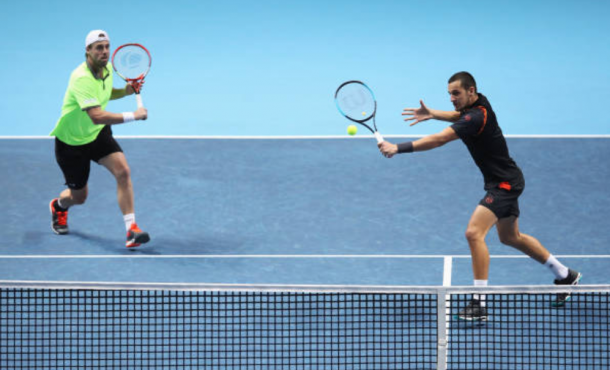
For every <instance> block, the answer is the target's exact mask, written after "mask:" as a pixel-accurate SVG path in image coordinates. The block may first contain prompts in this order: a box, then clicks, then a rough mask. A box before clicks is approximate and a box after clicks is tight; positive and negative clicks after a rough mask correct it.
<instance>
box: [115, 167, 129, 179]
mask: <svg viewBox="0 0 610 370" xmlns="http://www.w3.org/2000/svg"><path fill="white" fill-rule="evenodd" d="M130 178H131V169H129V166H124V167H121V168H120V169H119V170H118V171H117V172H116V179H117V181H118V182H125V181H128V180H129V179H130Z"/></svg>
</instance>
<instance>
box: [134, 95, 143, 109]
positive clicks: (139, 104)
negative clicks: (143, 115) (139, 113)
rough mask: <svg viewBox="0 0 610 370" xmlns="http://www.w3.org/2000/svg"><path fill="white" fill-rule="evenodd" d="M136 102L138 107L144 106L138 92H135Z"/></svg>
mask: <svg viewBox="0 0 610 370" xmlns="http://www.w3.org/2000/svg"><path fill="white" fill-rule="evenodd" d="M136 102H137V103H138V108H142V107H143V106H144V105H143V104H142V96H141V95H140V94H136Z"/></svg>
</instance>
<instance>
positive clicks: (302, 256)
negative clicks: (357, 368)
mask: <svg viewBox="0 0 610 370" xmlns="http://www.w3.org/2000/svg"><path fill="white" fill-rule="evenodd" d="M490 257H491V258H498V259H518V258H530V257H528V256H525V255H515V256H513V255H495V256H494V255H492V256H490ZM555 257H557V258H594V259H595V258H599V259H604V258H610V255H594V254H589V255H555ZM96 258H114V259H121V258H125V259H130V258H149V259H172V258H175V259H184V258H189V259H231V258H250V259H267V258H268V259H340V258H345V259H349V258H356V259H367V258H369V259H437V258H442V259H446V258H451V259H453V258H470V255H437V254H429V255H424V254H415V255H408V254H167V255H148V254H134V255H124V254H121V255H116V254H89V255H86V254H65V255H61V254H49V255H44V254H31V255H27V254H15V255H10V254H5V255H0V259H96Z"/></svg>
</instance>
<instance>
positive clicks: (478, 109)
mask: <svg viewBox="0 0 610 370" xmlns="http://www.w3.org/2000/svg"><path fill="white" fill-rule="evenodd" d="M478 95H479V98H478V99H477V101H476V102H474V104H473V105H471V106H470V107H468V108H466V109H464V110H462V111H461V112H460V113H461V114H460V118H459V119H458V121H457V122H455V123H454V124H453V125H451V128H453V130H454V131H455V132H456V134H457V135H458V136H459V138H460V139H462V141H463V142H464V144H466V146H467V147H468V151H469V152H470V155H472V159H474V162H475V163H476V164H477V166H478V167H479V169H480V170H481V173H482V174H483V181H485V190H489V189H492V188H496V187H498V186H500V184H503V185H502V186H500V187H503V188H506V186H507V185H506V184H507V183H508V184H509V185H510V187H508V190H510V189H511V188H514V189H520V188H523V186H524V180H523V173H522V172H521V169H520V168H519V167H518V166H517V164H516V163H515V161H514V160H513V159H512V158H511V157H510V155H509V153H508V146H507V145H506V139H505V138H504V135H503V134H502V130H501V129H500V126H498V121H497V120H496V114H495V113H494V111H493V109H491V105H490V104H489V101H488V100H487V98H486V97H485V96H483V94H481V93H478Z"/></svg>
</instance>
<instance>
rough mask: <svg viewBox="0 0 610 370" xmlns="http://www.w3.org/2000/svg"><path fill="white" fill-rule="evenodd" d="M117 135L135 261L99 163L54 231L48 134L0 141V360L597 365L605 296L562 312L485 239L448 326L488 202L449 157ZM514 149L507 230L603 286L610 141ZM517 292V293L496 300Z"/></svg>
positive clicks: (56, 175) (542, 141) (585, 298)
mask: <svg viewBox="0 0 610 370" xmlns="http://www.w3.org/2000/svg"><path fill="white" fill-rule="evenodd" d="M391 140H395V139H391ZM120 142H121V145H122V146H123V148H124V150H125V153H126V155H127V157H128V159H129V162H130V165H131V167H132V175H133V181H134V187H135V191H136V211H137V215H138V216H137V217H138V222H139V223H140V224H141V225H142V226H143V227H146V229H147V230H148V231H149V232H150V233H151V235H152V241H151V242H150V243H148V244H146V245H145V246H143V247H140V248H139V249H136V250H127V249H126V248H125V247H124V236H123V233H124V229H123V225H122V222H121V221H122V220H121V217H120V212H119V210H118V207H117V206H116V195H115V191H116V190H115V184H114V179H113V178H112V176H111V175H110V174H108V173H106V170H105V169H103V168H101V167H99V166H97V167H94V169H93V171H92V177H91V180H90V196H89V199H88V202H87V203H86V204H85V205H84V206H79V207H73V208H72V209H71V211H70V216H69V224H70V228H71V233H70V234H69V235H66V236H58V235H55V234H54V233H53V232H52V231H51V229H50V216H49V214H48V201H49V200H50V199H51V198H52V197H53V196H54V194H57V192H58V191H59V189H61V188H62V177H61V174H60V171H59V170H58V169H57V168H56V165H55V163H54V158H53V154H52V153H53V147H52V144H53V142H52V141H51V140H47V139H3V140H2V141H1V143H2V145H1V146H0V156H2V161H0V163H1V166H2V168H0V170H2V171H3V173H5V174H7V175H8V176H7V177H5V178H4V179H3V188H4V189H5V191H6V192H7V194H11V195H13V196H11V197H9V198H7V200H6V203H5V212H4V213H3V215H4V216H3V217H4V219H3V223H4V224H5V225H7V227H5V228H4V229H3V231H2V238H1V239H2V244H1V245H0V263H1V266H2V268H1V269H0V271H1V272H0V273H1V275H0V280H2V281H3V285H4V286H5V288H4V289H3V290H2V295H1V296H0V305H1V306H2V312H1V314H2V316H1V317H2V319H0V326H1V327H2V328H4V329H6V330H3V332H5V333H4V334H2V338H0V339H2V343H1V344H2V347H3V352H4V354H3V355H2V356H0V364H1V365H2V366H3V367H5V368H7V369H17V368H23V367H24V366H25V367H30V368H41V369H60V368H82V367H85V368H117V369H118V368H122V369H123V368H126V369H178V368H179V369H195V368H197V369H198V368H207V369H233V368H235V369H237V368H240V369H262V368H265V369H302V368H312V369H313V368H325V369H326V368H328V369H361V368H368V369H488V367H487V366H489V365H490V364H493V366H494V369H517V368H518V369H520V368H524V369H525V368H532V369H533V368H536V369H554V368H558V367H559V368H565V369H604V368H607V366H608V363H609V361H610V359H609V357H608V355H607V354H608V351H607V349H608V346H609V345H610V343H608V338H607V336H605V335H604V334H603V333H604V332H607V329H608V324H609V321H610V320H609V315H608V311H607V310H608V305H609V304H610V302H608V300H607V298H608V295H607V292H605V293H604V291H603V290H602V291H600V290H599V289H603V288H595V289H596V290H593V291H589V290H587V291H585V290H582V291H574V292H573V302H571V305H569V306H568V307H566V308H565V309H553V308H551V306H550V302H551V301H552V300H553V297H554V295H553V294H551V293H553V292H554V291H553V290H552V288H549V287H548V285H549V284H550V283H551V282H552V275H551V274H550V273H549V272H548V271H547V269H546V268H544V267H543V266H541V265H539V264H537V263H536V262H534V261H532V260H530V259H528V258H525V257H524V256H523V255H520V254H518V253H517V252H515V251H514V250H511V249H510V248H508V247H506V246H503V245H501V244H500V243H499V241H498V240H497V237H496V236H495V235H494V234H493V233H491V234H490V237H489V238H488V244H489V248H490V250H491V254H492V266H491V274H490V283H491V284H492V285H493V286H492V287H491V288H488V289H491V290H492V291H490V292H488V293H489V294H488V300H489V307H490V310H492V312H493V313H494V315H492V318H491V319H490V321H489V322H487V323H485V324H472V323H460V322H456V321H455V320H452V315H453V314H452V313H455V312H457V311H458V310H459V309H460V308H461V307H464V305H465V304H466V302H467V300H468V299H470V297H471V293H472V289H473V288H472V287H470V285H471V284H472V273H471V268H470V258H469V255H468V246H467V243H466V240H465V238H464V229H465V225H466V223H467V221H468V219H469V217H470V213H471V211H472V209H473V207H474V206H476V204H477V202H478V200H479V199H480V197H481V196H482V194H483V191H482V181H481V179H480V178H479V176H480V175H479V174H478V172H477V170H476V168H475V166H474V164H473V163H470V158H469V157H468V155H467V153H465V149H464V147H463V146H462V145H459V144H457V143H454V144H453V145H449V146H447V147H445V148H443V149H442V150H437V151H433V152H429V153H424V154H416V155H413V156H405V157H397V158H394V159H390V160H388V159H385V158H383V157H382V156H381V155H379V153H378V151H377V148H376V147H375V145H374V144H375V143H374V140H373V139H372V138H366V137H365V138H359V139H352V138H350V139H346V138H333V137H327V138H298V139H297V138H290V139H289V138H274V139H271V138H266V139H265V138H250V139H247V138H241V139H227V138H225V139H220V138H216V139H213V138H207V139H203V138H199V139H197V138H190V139H179V138H165V139H161V138H156V139H152V138H149V139H145V138H141V139H134V138H131V139H120ZM509 146H510V148H511V150H512V155H513V156H514V158H515V159H516V161H517V162H518V163H519V164H520V166H521V167H522V169H523V171H524V173H525V176H526V181H527V185H526V192H525V193H524V195H523V196H522V202H521V208H522V216H521V218H520V220H521V230H522V231H523V232H526V233H530V234H533V235H535V236H536V237H537V238H539V239H540V240H541V241H542V243H543V244H545V245H546V246H547V247H548V248H549V249H550V250H551V251H552V252H553V253H554V254H555V255H556V256H558V257H559V259H560V260H562V261H563V262H564V263H565V264H567V265H569V266H570V267H572V268H574V269H577V270H579V271H581V272H582V273H583V275H584V280H583V282H585V283H586V284H596V285H597V284H608V278H607V276H608V275H607V273H605V272H606V271H607V269H608V267H609V266H610V255H608V254H606V249H605V247H606V246H607V245H609V241H610V233H609V232H608V230H609V229H608V227H607V226H608V224H607V221H606V219H605V217H604V212H605V210H606V209H607V208H608V206H610V204H609V203H610V200H609V198H608V197H606V196H605V195H606V194H605V192H606V186H605V185H606V182H607V180H608V179H609V178H610V171H609V169H608V167H607V166H604V165H603V163H604V161H605V159H606V158H608V156H609V155H610V141H609V140H608V139H607V138H602V137H599V138H584V137H581V138H511V139H509ZM16 195H19V196H16ZM112 283H115V285H110V284H112ZM160 283H161V284H172V283H174V285H158V284H160ZM32 284H34V286H35V289H31V288H28V287H31V286H32ZM36 284H38V285H36ZM155 284H157V285H155ZM202 284H203V285H202ZM455 285H458V286H459V285H462V286H466V287H464V288H459V287H455V288H453V287H452V286H455ZM515 285H520V286H524V285H529V287H528V288H526V289H529V290H526V291H525V293H524V292H519V294H513V293H511V292H510V291H502V292H499V291H494V290H493V289H494V286H495V287H499V288H500V289H502V287H501V286H515ZM15 286H16V288H13V287H15ZM20 287H23V288H20ZM282 287H288V288H282ZM295 287H296V288H295ZM393 287H394V288H393ZM410 287H411V288H410ZM606 287H607V285H606ZM48 288H50V289H48ZM507 288H508V289H511V288H510V287H507ZM580 288H582V289H594V288H588V287H584V286H583V287H580ZM282 289H287V290H285V291H283V290H282ZM295 289H296V290H295ZM451 289H454V290H451ZM462 289H463V290H462ZM549 289H551V290H550V291H549ZM225 290H226V291H225ZM314 291H315V292H314ZM464 293H467V294H464ZM445 312H447V314H446V317H445ZM540 338H544V341H542V340H540Z"/></svg>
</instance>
